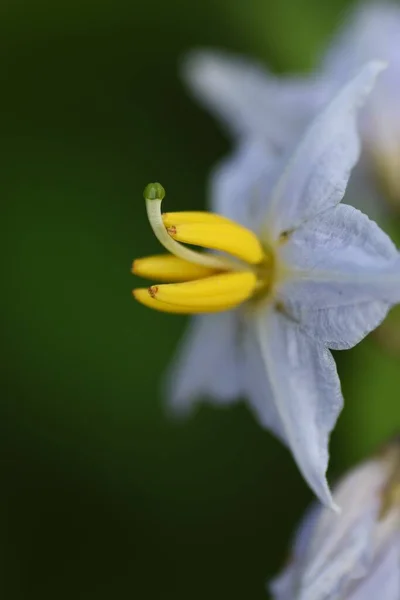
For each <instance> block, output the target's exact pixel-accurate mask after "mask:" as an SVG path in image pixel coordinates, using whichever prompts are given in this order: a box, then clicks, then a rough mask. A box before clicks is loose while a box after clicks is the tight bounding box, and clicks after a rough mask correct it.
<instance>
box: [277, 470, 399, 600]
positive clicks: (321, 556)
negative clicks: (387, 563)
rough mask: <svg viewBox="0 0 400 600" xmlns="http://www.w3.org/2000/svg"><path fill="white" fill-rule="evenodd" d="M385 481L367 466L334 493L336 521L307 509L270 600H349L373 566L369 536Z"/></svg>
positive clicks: (326, 513) (325, 512) (316, 509)
mask: <svg viewBox="0 0 400 600" xmlns="http://www.w3.org/2000/svg"><path fill="white" fill-rule="evenodd" d="M386 480H387V472H386V470H385V469H382V465H381V464H380V462H379V461H370V462H368V463H367V464H365V465H362V466H361V467H359V468H358V469H356V470H355V471H354V472H352V473H351V474H349V475H348V476H347V477H346V478H345V479H344V480H343V481H342V482H341V484H340V485H339V487H338V488H337V490H336V493H335V500H336V501H337V502H338V503H339V505H340V506H341V507H342V513H341V515H340V516H338V515H335V514H334V513H332V511H329V510H327V509H326V508H320V507H312V509H311V511H309V513H308V514H307V515H306V517H305V519H304V521H303V523H302V524H301V525H300V528H299V531H298V533H297V535H296V538H295V541H294V548H293V553H292V559H291V561H290V564H289V565H288V566H287V567H286V569H285V570H284V571H283V573H282V574H281V575H279V576H278V578H277V579H275V580H274V581H273V582H272V583H271V591H272V592H273V595H274V598H275V600H291V599H292V598H293V597H296V598H298V600H336V599H338V598H348V593H349V591H350V590H352V589H354V587H356V586H357V585H358V582H359V581H360V580H361V578H362V577H364V576H365V575H366V573H369V571H370V568H371V566H372V561H373V556H374V542H375V539H374V531H375V526H376V522H377V519H378V515H379V510H380V505H381V494H382V489H383V488H384V486H385V482H386ZM290 593H292V595H290ZM364 598H369V596H365V597H364ZM371 598H374V596H371Z"/></svg>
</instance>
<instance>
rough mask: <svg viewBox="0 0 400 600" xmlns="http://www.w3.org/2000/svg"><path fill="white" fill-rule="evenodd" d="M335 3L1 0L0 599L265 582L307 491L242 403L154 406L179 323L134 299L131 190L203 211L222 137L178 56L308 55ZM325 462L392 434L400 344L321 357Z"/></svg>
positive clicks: (219, 592) (336, 11) (202, 590)
mask: <svg viewBox="0 0 400 600" xmlns="http://www.w3.org/2000/svg"><path fill="white" fill-rule="evenodd" d="M346 6H347V4H346V2H345V1H344V0H342V1H339V0H335V1H333V0H330V1H329V2H326V3H321V2H320V1H319V0H281V1H280V2H275V1H272V0H248V1H246V2H244V1H243V0H242V1H240V0H203V1H202V2H195V3H191V2H180V1H179V0H171V1H170V2H163V1H162V0H148V1H147V2H144V3H137V2H132V1H130V2H129V1H128V0H114V1H113V2H112V1H111V0H98V2H96V3H95V2H90V1H89V0H80V2H78V0H69V1H68V2H67V0H60V1H59V2H57V3H52V2H50V0H37V1H36V2H35V3H33V2H31V3H26V2H22V1H18V0H14V1H13V2H9V1H6V2H3V3H2V5H1V7H0V17H1V20H0V23H1V24H0V29H1V31H0V33H1V35H0V61H1V65H0V80H1V87H0V89H1V93H0V106H1V144H0V148H1V169H2V176H1V182H2V187H3V191H2V197H3V216H2V219H1V225H2V230H1V240H2V244H4V248H3V252H2V257H3V264H4V273H5V275H6V277H5V279H6V283H5V287H4V291H3V293H2V295H1V303H2V307H1V317H2V331H3V347H2V359H1V373H2V379H1V404H0V407H1V408H0V410H1V415H0V427H1V438H0V439H1V442H0V443H1V452H0V458H1V482H2V486H1V488H2V489H1V493H0V514H1V523H2V526H1V536H0V548H1V564H2V573H1V576H0V593H1V597H2V598H4V599H5V600H14V599H18V600H19V599H24V600H25V599H26V600H30V599H36V598H40V599H42V600H47V599H51V600H53V599H54V598H58V599H64V598H65V599H68V600H69V599H70V598H77V599H82V600H83V599H84V600H92V599H93V600H102V599H103V598H104V599H106V598H107V599H111V598H116V599H122V598H159V597H163V598H171V599H174V600H179V599H185V600H186V599H187V598H191V599H192V600H194V599H196V598H198V599H200V598H204V597H206V598H209V599H210V600H211V599H214V598H215V599H221V598H232V599H234V598H242V599H243V598H249V599H252V600H253V599H254V600H258V599H262V598H266V597H267V596H266V592H265V589H264V586H265V581H266V579H267V578H268V577H271V575H272V574H273V573H275V572H276V571H277V570H278V569H279V568H280V566H281V565H282V563H283V561H284V559H285V555H286V553H287V549H288V544H289V537H290V535H291V532H292V531H293V529H294V527H295V524H296V522H297V520H298V518H299V517H300V515H301V514H302V512H303V511H304V509H305V507H306V506H307V504H308V503H309V502H310V500H311V498H312V496H311V493H310V491H309V490H308V489H307V487H306V485H305V483H304V482H303V481H302V479H301V477H300V475H299V473H298V471H297V469H296V467H295V465H294V463H293V460H292V459H291V457H290V455H289V453H288V452H287V451H286V449H284V448H283V447H282V446H281V445H280V444H279V443H278V442H277V441H276V440H275V439H273V438H272V436H271V435H270V434H269V433H268V432H265V431H263V430H262V429H261V428H260V427H259V426H258V425H257V424H256V423H255V421H254V420H253V417H252V416H251V415H250V413H249V412H248V410H247V409H246V407H245V406H244V405H238V406H236V407H234V408H229V409H225V410H222V409H221V410H218V409H215V408H211V407H209V406H203V407H202V408H201V409H200V411H199V412H198V414H197V415H196V416H194V417H193V418H191V419H189V420H187V421H186V422H178V423H176V422H173V421H171V420H170V419H169V418H168V417H167V415H166V413H165V410H164V404H163V398H162V393H161V381H162V374H163V371H164V369H165V367H166V365H167V364H168V362H169V360H170V358H171V355H172V354H173V352H174V350H175V348H176V345H177V342H178V339H179V337H180V336H181V334H182V331H183V328H184V326H185V319H184V318H181V317H175V316H167V315H163V314H161V313H160V314H156V313H153V312H152V311H149V310H146V309H145V308H144V307H142V306H139V305H137V304H136V303H135V302H134V301H133V300H132V298H131V289H132V288H133V287H134V286H135V281H134V278H133V276H132V275H131V274H130V266H131V261H132V259H133V258H135V257H138V256H143V255H146V254H148V253H153V252H157V251H158V250H159V247H158V245H157V242H156V240H155V239H154V237H153V236H152V235H151V233H150V227H149V225H148V223H147V221H146V218H145V208H144V202H143V199H142V190H143V187H144V185H145V184H146V183H148V182H149V181H152V180H160V181H161V182H162V183H163V184H164V185H165V187H166V188H167V192H168V196H167V200H166V202H168V207H169V208H170V209H182V208H192V207H193V208H194V207H196V208H204V207H205V203H206V198H205V189H206V181H207V174H208V171H209V169H210V167H211V166H212V165H213V164H214V163H215V161H216V160H217V159H219V158H220V157H222V156H223V155H224V154H226V152H228V150H229V147H230V142H229V140H228V139H227V138H226V137H225V135H224V133H223V131H222V130H221V129H220V128H219V126H218V124H217V123H215V122H214V120H213V119H212V118H211V117H210V116H209V115H207V114H206V113H205V112H203V111H202V110H201V109H200V108H199V107H198V106H196V105H195V103H194V102H192V100H190V99H189V97H188V96H187V94H186V92H185V90H184V88H183V86H182V84H181V82H180V80H179V77H178V64H179V60H180V58H181V57H182V56H183V54H184V53H185V51H186V50H188V49H190V48H192V47H198V46H213V47H220V48H225V49H228V50H229V49H230V50H234V51H237V52H240V53H243V54H247V55H248V56H254V57H255V58H257V59H259V60H265V61H266V62H267V63H268V64H269V65H270V66H271V68H273V69H274V70H275V71H278V72H279V71H286V70H305V69H309V68H311V67H312V65H313V64H314V63H315V62H316V59H317V56H318V53H319V52H321V51H322V50H323V48H324V46H325V44H326V41H327V39H328V37H329V36H330V35H331V34H332V32H333V30H334V27H335V26H336V25H337V23H338V22H339V20H340V16H341V11H343V9H344V8H345V7H346ZM337 358H338V362H339V368H340V373H341V375H342V378H343V388H344V392H345V396H346V407H345V411H344V413H343V415H342V416H341V418H340V423H339V426H338V428H337V430H336V431H335V434H334V437H333V441H332V452H333V457H332V465H331V466H332V475H333V476H336V475H337V474H339V473H341V472H342V471H343V469H344V468H346V467H348V466H350V465H352V464H353V463H354V462H355V461H356V460H358V459H360V458H362V457H364V456H366V455H367V453H368V452H370V451H371V450H373V449H374V447H375V446H376V445H377V444H379V443H380V442H382V441H384V440H385V438H386V437H388V436H389V435H390V434H391V433H393V431H394V426H395V424H396V415H397V423H398V421H399V419H398V412H397V413H395V400H396V399H397V397H398V390H399V385H400V372H399V369H398V364H399V359H398V356H395V355H393V354H391V353H390V352H385V351H384V350H382V348H381V347H379V345H378V344H377V343H376V341H374V340H373V339H372V340H371V339H367V340H366V341H365V342H363V343H362V344H361V345H360V346H359V347H358V348H357V349H355V350H352V351H349V352H346V353H344V354H340V355H339V356H338V357H337Z"/></svg>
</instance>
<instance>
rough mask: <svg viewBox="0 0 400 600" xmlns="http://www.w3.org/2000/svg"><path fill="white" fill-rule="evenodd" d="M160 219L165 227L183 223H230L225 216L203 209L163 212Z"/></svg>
mask: <svg viewBox="0 0 400 600" xmlns="http://www.w3.org/2000/svg"><path fill="white" fill-rule="evenodd" d="M162 220H163V223H164V225H165V227H171V226H173V225H182V224H183V223H213V224H214V225H218V224H219V223H232V221H230V220H229V219H227V218H226V217H222V216H221V215H217V214H214V213H210V212H207V211H205V210H204V211H201V210H192V211H183V212H170V213H163V214H162Z"/></svg>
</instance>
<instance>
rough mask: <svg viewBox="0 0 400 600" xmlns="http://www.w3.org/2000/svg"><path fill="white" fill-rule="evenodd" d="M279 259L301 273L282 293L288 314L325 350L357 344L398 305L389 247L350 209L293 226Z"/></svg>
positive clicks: (399, 277)
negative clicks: (390, 309)
mask: <svg viewBox="0 0 400 600" xmlns="http://www.w3.org/2000/svg"><path fill="white" fill-rule="evenodd" d="M281 258H282V260H283V261H284V262H285V263H286V264H288V265H291V266H292V267H294V268H297V269H299V270H300V272H299V273H298V274H297V275H295V276H294V279H293V280H292V281H291V282H288V283H286V284H285V285H284V286H283V287H282V289H281V294H282V298H283V302H284V304H285V306H286V308H287V310H288V311H289V312H290V314H291V315H292V316H293V318H295V319H296V320H298V321H299V322H300V323H301V325H302V327H305V328H306V329H307V330H308V331H309V332H310V334H312V335H313V336H315V337H316V338H317V339H320V340H321V341H324V342H325V343H326V344H327V345H328V346H329V347H330V348H350V347H352V346H354V345H355V344H357V343H358V342H359V341H360V340H361V339H362V338H363V337H364V336H365V335H366V334H367V333H369V332H370V331H372V330H373V329H374V328H375V327H376V326H377V325H378V324H379V323H380V322H381V321H382V319H383V318H384V317H385V316H386V314H387V311H388V308H389V307H390V305H391V304H393V303H396V302H399V301H400V256H399V254H398V252H397V250H396V248H395V246H394V244H393V243H392V242H391V240H390V238H389V237H388V236H387V235H386V234H385V233H384V232H383V231H382V230H381V229H380V228H379V227H378V226H377V225H376V223H374V222H373V221H370V220H369V219H368V217H367V216H366V215H364V214H363V213H361V212H359V211H358V210H356V209H355V208H353V207H351V206H347V205H340V206H336V207H335V208H334V209H331V210H328V211H326V212H324V213H323V214H321V215H318V216H317V217H315V218H314V219H312V220H310V221H308V222H307V223H305V224H304V225H303V226H302V227H300V228H298V229H297V230H296V231H294V232H293V233H292V235H291V237H290V238H289V241H288V242H287V244H286V245H285V246H283V247H282V249H281ZM296 278H297V279H296Z"/></svg>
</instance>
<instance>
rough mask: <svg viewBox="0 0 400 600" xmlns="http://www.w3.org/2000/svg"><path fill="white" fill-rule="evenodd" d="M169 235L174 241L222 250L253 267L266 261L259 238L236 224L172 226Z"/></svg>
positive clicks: (169, 228)
mask: <svg viewBox="0 0 400 600" xmlns="http://www.w3.org/2000/svg"><path fill="white" fill-rule="evenodd" d="M168 233H169V234H170V236H171V237H172V238H173V239H174V240H178V241H180V242H183V243H186V244H193V245H195V246H202V247H204V248H212V249H213V250H220V251H222V252H226V253H228V254H231V255H232V256H235V257H236V258H239V259H240V260H242V261H244V262H247V263H249V264H252V265H255V264H258V263H260V262H262V260H263V259H264V251H263V248H262V246H261V244H260V242H259V240H258V238H257V236H256V235H255V234H254V233H252V232H251V231H249V230H248V229H245V228H244V227H242V226H241V225H237V224H236V223H223V222H221V223H184V224H182V225H176V224H171V225H170V226H169V227H168Z"/></svg>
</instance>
